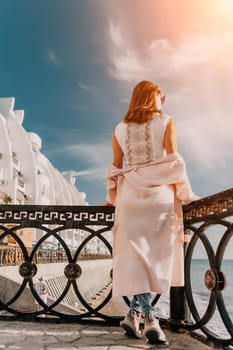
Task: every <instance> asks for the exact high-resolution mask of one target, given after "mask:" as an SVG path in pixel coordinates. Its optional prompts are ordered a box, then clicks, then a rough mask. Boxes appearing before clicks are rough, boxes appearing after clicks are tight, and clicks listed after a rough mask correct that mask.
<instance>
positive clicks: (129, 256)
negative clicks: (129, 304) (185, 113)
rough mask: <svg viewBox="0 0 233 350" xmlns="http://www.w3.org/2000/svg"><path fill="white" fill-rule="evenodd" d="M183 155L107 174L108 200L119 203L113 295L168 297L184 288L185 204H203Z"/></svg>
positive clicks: (114, 232)
mask: <svg viewBox="0 0 233 350" xmlns="http://www.w3.org/2000/svg"><path fill="white" fill-rule="evenodd" d="M198 198H199V197H197V196H196V195H195V194H194V193H193V192H192V190H191V187H190V183H189V180H188V177H187V173H186V168H185V163H184V160H183V159H182V157H181V156H180V155H179V154H178V153H173V154H168V155H165V156H163V157H161V158H160V159H157V160H155V161H153V162H151V163H148V164H146V165H141V166H134V167H132V168H128V169H125V170H123V169H118V168H116V167H115V166H113V165H111V166H110V167H109V169H108V172H107V200H108V201H109V202H110V203H112V204H114V205H116V211H115V222H114V226H113V229H112V233H113V297H118V296H130V295H136V294H141V293H146V292H155V293H167V292H168V291H169V288H170V286H182V285H183V284H184V271H183V270H184V269H183V265H184V260H183V259H184V257H183V241H184V232H183V216H182V206H181V205H182V202H185V203H188V202H191V201H193V200H197V199H198Z"/></svg>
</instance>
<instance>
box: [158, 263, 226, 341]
mask: <svg viewBox="0 0 233 350" xmlns="http://www.w3.org/2000/svg"><path fill="white" fill-rule="evenodd" d="M209 269H210V265H209V261H208V260H207V259H192V263H191V270H190V276H191V288H192V293H193V298H194V303H195V306H196V308H197V311H198V313H199V315H200V317H202V316H203V315H204V314H205V312H206V310H207V307H208V303H209V298H210V291H209V290H208V289H207V287H206V286H205V283H204V276H205V273H206V271H207V270H209ZM221 271H222V272H223V273H224V274H225V276H226V281H227V282H226V287H225V289H224V290H223V291H222V297H223V300H224V304H225V308H226V311H227V313H228V315H229V318H230V320H231V322H232V323H233V260H227V259H226V260H223V262H222V266H221ZM156 312H157V315H158V316H159V317H162V318H168V317H169V297H168V296H165V295H164V296H161V298H160V300H159V302H158V304H157V306H156ZM191 320H193V321H194V319H193V318H192V317H191ZM206 328H207V329H208V330H210V331H211V332H214V333H215V334H216V335H217V336H219V337H220V338H223V339H229V338H230V336H229V333H228V331H227V329H226V327H225V326H224V323H223V321H222V319H221V316H220V313H219V311H218V307H216V310H215V312H214V315H213V317H212V319H211V320H210V321H209V322H208V323H207V324H206Z"/></svg>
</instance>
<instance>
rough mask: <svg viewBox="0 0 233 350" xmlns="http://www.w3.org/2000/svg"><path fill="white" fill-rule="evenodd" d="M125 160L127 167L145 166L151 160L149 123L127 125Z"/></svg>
mask: <svg viewBox="0 0 233 350" xmlns="http://www.w3.org/2000/svg"><path fill="white" fill-rule="evenodd" d="M125 137H126V139H125V145H126V153H125V160H126V163H127V165H128V166H132V165H136V164H146V163H149V162H151V161H152V160H153V147H152V132H151V121H149V122H146V123H143V124H136V123H128V124H127V125H126V134H125Z"/></svg>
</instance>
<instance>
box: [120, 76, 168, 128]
mask: <svg viewBox="0 0 233 350" xmlns="http://www.w3.org/2000/svg"><path fill="white" fill-rule="evenodd" d="M156 93H157V94H159V93H161V90H160V88H159V86H158V85H156V84H154V83H152V82H150V81H147V80H143V81H140V82H139V83H138V84H137V85H136V86H135V87H134V89H133V93H132V97H131V101H130V104H129V108H128V112H127V113H126V115H125V116H124V118H123V121H124V122H125V123H138V124H142V123H145V122H146V121H148V120H150V119H152V118H153V114H154V113H155V112H159V113H160V115H161V114H162V112H161V111H160V110H158V109H157V107H156V103H155V95H156Z"/></svg>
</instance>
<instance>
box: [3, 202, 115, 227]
mask: <svg viewBox="0 0 233 350" xmlns="http://www.w3.org/2000/svg"><path fill="white" fill-rule="evenodd" d="M113 221H114V208H111V207H103V209H102V210H101V212H100V210H99V207H96V206H42V205H41V206H39V205H24V206H18V205H1V206H0V223H2V224H3V223H8V224H9V223H20V224H22V223H23V222H27V223H28V222H31V223H33V222H36V223H38V222H43V224H46V225H47V224H58V225H59V224H60V225H64V224H65V225H66V226H69V224H71V225H72V227H77V226H78V225H79V224H82V225H93V224H98V225H101V224H104V225H106V224H107V223H113Z"/></svg>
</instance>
